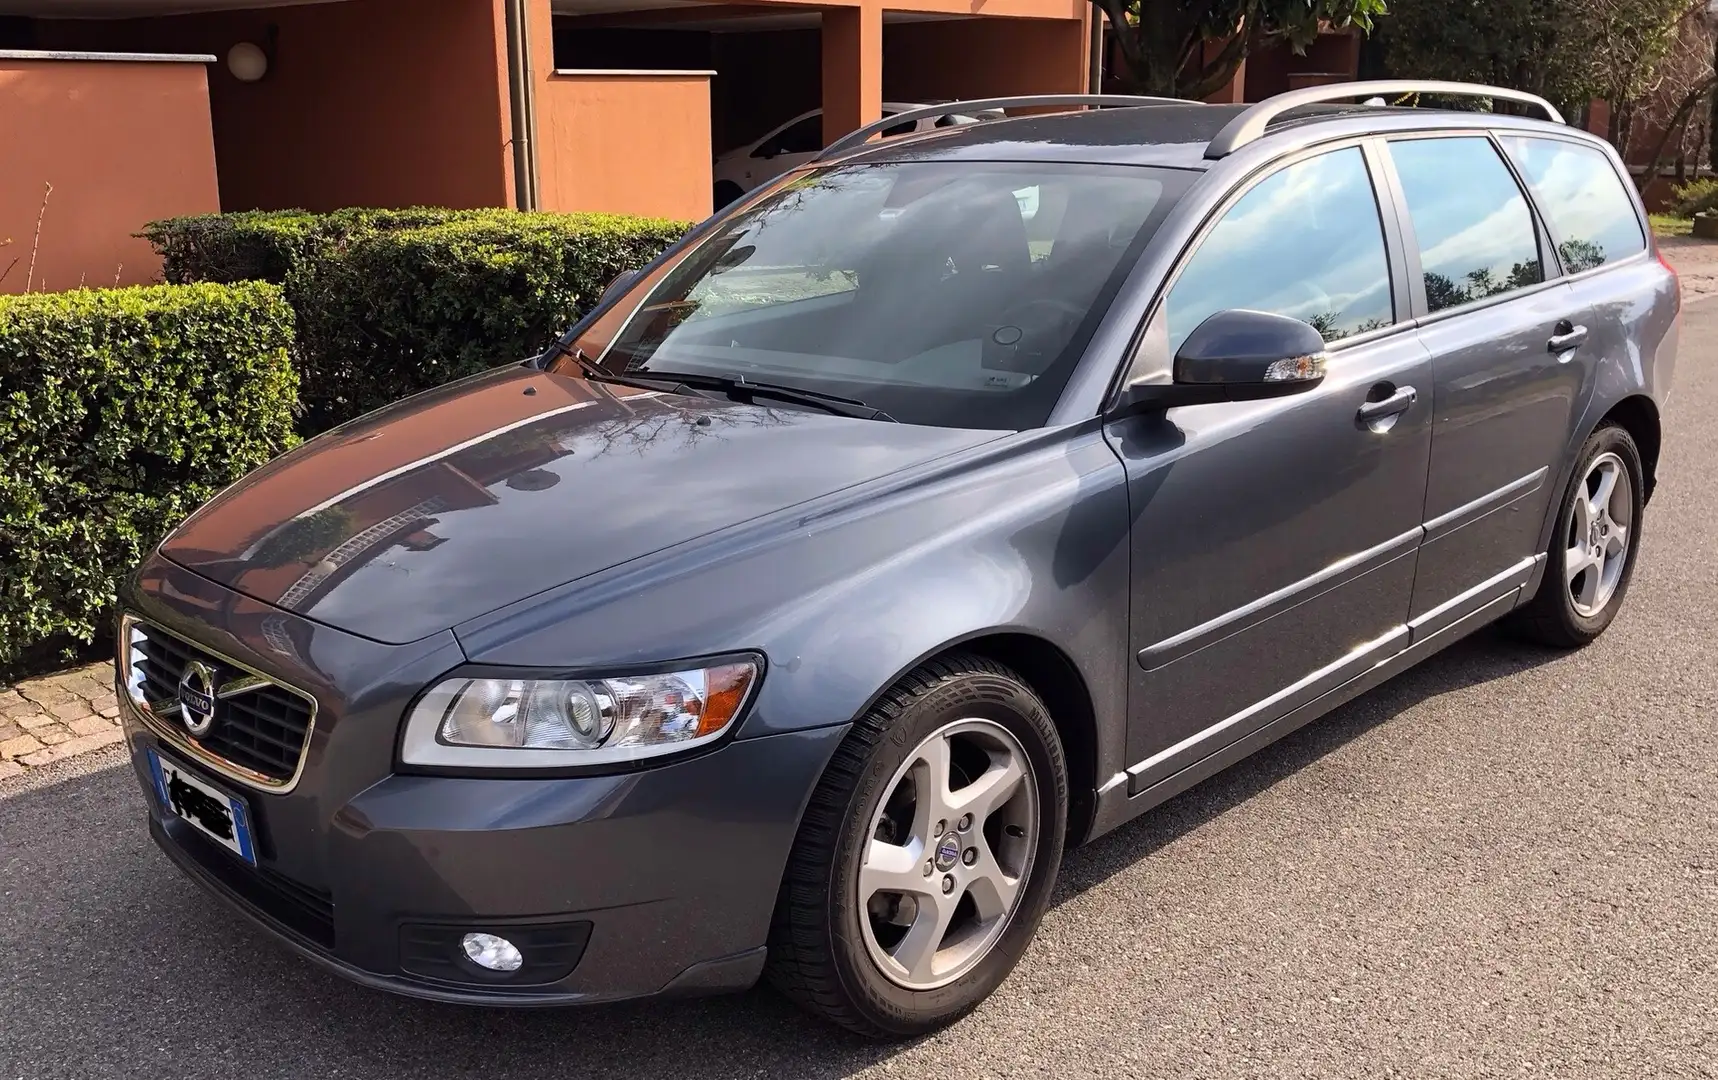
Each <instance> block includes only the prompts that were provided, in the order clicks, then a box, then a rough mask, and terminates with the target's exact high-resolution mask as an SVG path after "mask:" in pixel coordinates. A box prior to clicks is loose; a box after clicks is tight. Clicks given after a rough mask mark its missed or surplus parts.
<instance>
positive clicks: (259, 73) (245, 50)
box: [227, 25, 280, 83]
mask: <svg viewBox="0 0 1718 1080" xmlns="http://www.w3.org/2000/svg"><path fill="white" fill-rule="evenodd" d="M279 37H280V28H279V27H278V26H274V25H270V26H269V28H268V32H267V35H266V37H265V39H264V44H262V45H258V44H257V43H256V42H254V41H241V42H239V43H238V44H237V45H234V46H233V47H232V48H230V49H228V50H227V70H228V71H230V72H232V75H233V78H235V79H237V80H239V81H240V82H247V83H254V82H260V81H262V77H263V76H264V75H267V74H268V69H269V68H270V67H272V66H273V65H274V54H275V45H276V42H277V40H278V39H279Z"/></svg>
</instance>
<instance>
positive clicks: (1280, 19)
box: [1092, 0, 1423, 99]
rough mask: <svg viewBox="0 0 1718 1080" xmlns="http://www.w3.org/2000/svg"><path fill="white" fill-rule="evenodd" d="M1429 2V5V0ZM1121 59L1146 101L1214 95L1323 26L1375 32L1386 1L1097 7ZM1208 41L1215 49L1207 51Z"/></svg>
mask: <svg viewBox="0 0 1718 1080" xmlns="http://www.w3.org/2000/svg"><path fill="white" fill-rule="evenodd" d="M1422 2H1423V0H1422ZM1092 4H1093V6H1094V7H1096V8H1097V9H1098V10H1099V11H1102V12H1103V13H1104V14H1105V15H1108V16H1109V21H1110V33H1111V36H1112V37H1113V39H1114V40H1115V41H1116V42H1117V44H1118V46H1119V48H1120V50H1121V56H1122V62H1123V70H1118V71H1116V72H1115V73H1114V74H1115V75H1116V77H1117V78H1119V79H1120V80H1121V81H1122V82H1123V83H1124V84H1125V85H1126V86H1127V87H1128V89H1130V90H1132V91H1134V92H1136V93H1142V94H1155V95H1162V96H1166V97H1184V98H1192V99H1199V98H1204V97H1207V96H1209V95H1210V94H1212V93H1214V92H1215V91H1217V90H1218V89H1220V88H1221V87H1222V86H1223V85H1224V84H1226V83H1227V82H1228V81H1229V80H1230V79H1232V78H1234V75H1235V72H1236V71H1237V70H1238V69H1239V68H1240V66H1241V61H1243V60H1245V59H1246V58H1247V54H1248V52H1249V51H1251V50H1252V49H1254V48H1258V47H1259V46H1261V45H1267V44H1275V43H1277V42H1282V43H1286V44H1287V45H1288V46H1289V47H1290V48H1292V49H1294V50H1295V51H1296V52H1301V51H1304V50H1305V49H1306V47H1307V46H1308V45H1310V44H1311V43H1312V42H1313V40H1314V39H1316V38H1317V37H1318V33H1319V28H1320V27H1321V26H1329V27H1333V28H1337V29H1341V28H1343V27H1348V26H1358V27H1360V28H1361V29H1362V30H1366V31H1368V32H1370V31H1371V29H1372V21H1373V19H1374V18H1375V17H1376V16H1379V15H1382V14H1384V12H1385V10H1386V9H1385V0H1092ZM1206 42H1211V43H1213V46H1214V50H1207V49H1206V47H1205V44H1206Z"/></svg>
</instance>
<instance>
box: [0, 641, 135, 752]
mask: <svg viewBox="0 0 1718 1080" xmlns="http://www.w3.org/2000/svg"><path fill="white" fill-rule="evenodd" d="M120 738H121V735H120V730H119V702H118V700H117V699H116V698H115V697H114V694H113V665H112V664H110V663H101V664H90V665H88V666H87V667H80V668H73V669H72V670H71V671H62V672H60V673H59V674H57V675H45V676H42V677H41V678H38V679H25V680H24V681H22V682H20V683H17V684H15V685H13V686H8V687H0V780H5V779H8V778H10V777H13V776H17V775H19V774H20V773H22V772H23V771H24V770H25V769H26V768H31V767H34V766H38V765H46V764H48V763H49V762H53V761H61V760H64V759H65V758H69V757H75V756H76V755H78V754H83V753H88V752H89V751H91V750H99V749H101V748H102V747H104V746H111V745H113V744H114V743H116V742H119V741H120Z"/></svg>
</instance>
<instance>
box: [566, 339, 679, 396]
mask: <svg viewBox="0 0 1718 1080" xmlns="http://www.w3.org/2000/svg"><path fill="white" fill-rule="evenodd" d="M555 356H565V357H567V358H568V359H570V360H571V361H572V362H573V363H575V364H577V365H579V370H580V371H581V372H583V373H584V376H585V378H587V379H589V380H590V381H592V382H606V383H619V384H620V385H621V386H635V387H637V388H638V389H640V390H667V391H668V392H669V393H671V394H683V393H690V392H691V390H692V388H691V387H690V386H687V385H685V384H684V383H682V382H681V381H680V380H679V379H678V378H673V379H656V378H650V377H648V376H644V375H616V374H614V373H613V372H611V371H609V370H607V369H606V368H604V367H603V366H602V365H601V364H598V363H597V362H596V361H595V360H592V359H591V358H590V357H588V356H586V355H585V351H584V350H583V349H581V348H579V347H578V346H577V345H574V344H572V343H570V342H565V341H557V342H555V343H554V344H553V345H551V346H549V348H548V350H547V351H546V352H544V353H543V356H542V359H543V360H544V361H545V362H546V361H548V360H551V359H553V358H554V357H555Z"/></svg>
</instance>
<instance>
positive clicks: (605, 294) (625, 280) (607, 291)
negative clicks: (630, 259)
mask: <svg viewBox="0 0 1718 1080" xmlns="http://www.w3.org/2000/svg"><path fill="white" fill-rule="evenodd" d="M637 280H638V271H637V270H622V271H621V272H620V273H618V274H616V275H615V276H614V280H612V281H610V282H609V283H608V285H606V286H605V287H604V288H603V291H602V296H600V297H598V299H597V305H598V306H599V307H600V306H601V305H603V304H606V303H608V302H609V301H610V300H612V299H613V298H615V297H617V296H619V295H620V294H621V293H623V292H625V291H626V289H627V286H629V285H631V284H632V283H633V282H635V281H637Z"/></svg>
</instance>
